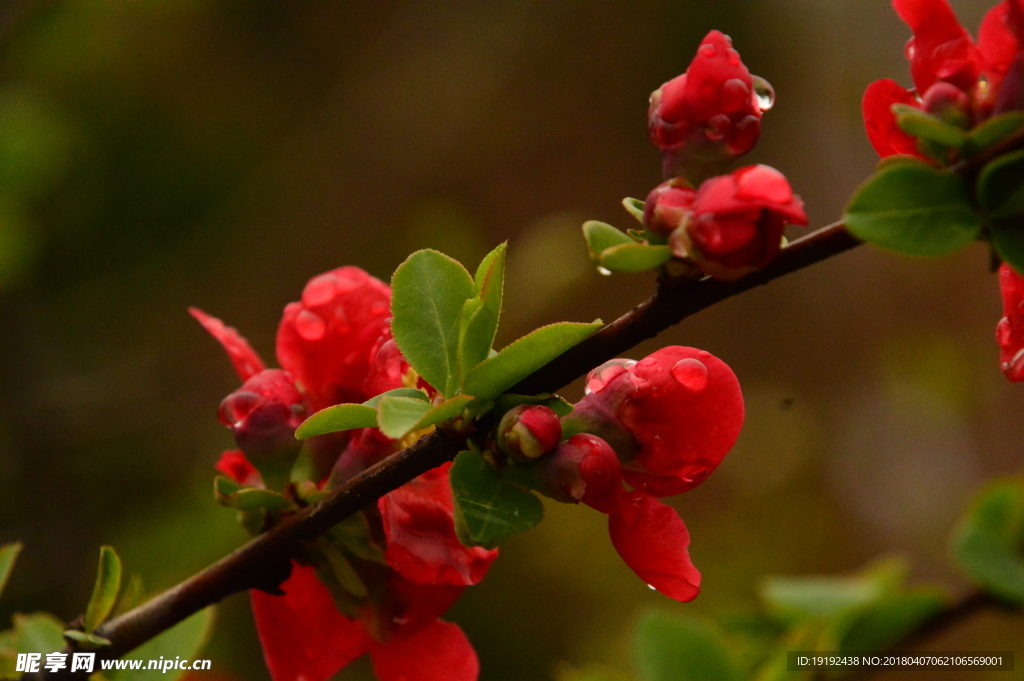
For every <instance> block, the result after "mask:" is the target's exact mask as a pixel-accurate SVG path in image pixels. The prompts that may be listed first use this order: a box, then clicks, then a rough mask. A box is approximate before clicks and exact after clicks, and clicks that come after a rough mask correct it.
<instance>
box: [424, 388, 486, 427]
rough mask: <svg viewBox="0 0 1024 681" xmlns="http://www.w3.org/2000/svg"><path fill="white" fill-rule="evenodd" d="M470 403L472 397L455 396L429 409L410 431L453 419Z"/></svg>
mask: <svg viewBox="0 0 1024 681" xmlns="http://www.w3.org/2000/svg"><path fill="white" fill-rule="evenodd" d="M472 401H473V396H472V395H456V396H455V397H453V398H451V399H448V400H445V401H444V402H441V403H440V404H437V405H434V406H433V407H431V408H430V411H428V412H427V413H426V414H424V415H423V416H422V417H420V420H419V421H417V422H416V425H414V426H413V427H412V428H411V429H410V430H420V429H422V428H426V427H428V426H433V425H435V424H437V423H440V422H441V421H447V420H448V419H453V418H455V417H456V416H458V415H459V414H461V413H462V410H463V409H465V408H466V405H468V404H469V403H470V402H472Z"/></svg>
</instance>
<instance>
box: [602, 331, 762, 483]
mask: <svg viewBox="0 0 1024 681" xmlns="http://www.w3.org/2000/svg"><path fill="white" fill-rule="evenodd" d="M629 371H630V373H631V374H632V379H633V383H634V384H635V385H636V392H635V393H634V394H632V395H631V396H629V397H627V398H626V400H625V401H624V402H623V404H622V406H621V407H620V408H619V419H620V420H621V422H622V424H623V425H624V426H626V427H627V428H628V429H629V430H631V431H632V432H633V435H634V436H635V437H636V438H637V440H638V441H639V442H640V445H641V449H640V452H639V453H638V454H637V456H636V459H635V460H634V461H633V462H631V463H630V464H628V465H627V466H626V467H625V469H624V470H623V477H625V479H626V481H627V482H629V483H630V484H631V485H636V486H638V487H641V488H642V489H645V491H646V490H647V489H648V488H647V487H646V486H645V485H644V484H643V480H638V479H637V478H636V477H634V476H631V475H630V473H631V470H632V471H637V472H640V473H642V474H653V475H655V476H666V477H671V478H676V479H677V480H679V481H680V483H681V484H682V486H683V487H684V488H685V489H691V488H693V487H696V486H697V485H699V484H700V483H701V482H703V480H704V479H705V478H706V477H707V476H708V475H709V474H710V473H711V472H712V471H713V470H714V469H715V468H717V467H718V464H719V463H721V461H722V459H723V458H724V457H725V455H726V454H727V453H728V452H729V450H730V449H731V448H732V446H733V444H734V443H735V442H736V438H737V437H739V433H740V429H741V428H742V427H743V394H742V392H741V391H740V384H739V381H737V380H736V375H735V374H734V373H733V372H732V369H730V368H729V366H728V365H727V364H726V363H725V362H723V361H722V360H720V359H718V358H717V357H715V356H714V355H712V354H711V353H709V352H705V351H703V350H698V349H696V348H685V347H680V346H678V345H675V346H669V347H666V348H662V349H661V350H658V351H657V352H655V353H653V354H651V355H649V356H648V357H645V358H644V359H642V360H640V361H639V362H638V363H637V364H636V365H635V366H632V367H630V369H629ZM685 489H682V490H679V491H685ZM650 491H651V492H653V493H657V492H658V491H660V490H650Z"/></svg>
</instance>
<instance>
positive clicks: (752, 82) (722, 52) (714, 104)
mask: <svg viewBox="0 0 1024 681" xmlns="http://www.w3.org/2000/svg"><path fill="white" fill-rule="evenodd" d="M773 101H774V94H773V93H772V92H771V86H770V85H768V83H767V81H764V80H763V79H761V78H757V77H756V76H751V75H750V71H749V70H747V67H746V66H744V64H743V61H742V60H741V59H740V55H739V53H738V52H737V51H736V50H735V49H734V48H733V47H732V41H731V40H730V39H729V37H728V36H726V35H723V34H722V33H721V32H720V31H711V32H710V33H708V35H707V36H706V37H705V38H704V41H703V42H702V43H701V45H700V47H699V48H698V49H697V56H696V57H695V58H694V60H693V62H692V63H691V64H690V67H689V68H688V69H687V70H686V73H684V74H683V75H681V76H678V77H676V78H674V79H672V80H670V81H669V82H667V83H665V84H664V85H662V86H661V87H660V88H659V89H658V90H656V91H655V92H654V94H652V95H651V107H650V112H649V114H648V129H649V132H650V137H651V141H652V142H654V144H655V145H656V146H657V147H658V148H659V149H660V150H661V154H662V161H663V170H664V173H665V177H666V178H667V181H666V182H665V183H664V184H661V185H659V186H658V187H656V188H655V189H654V190H653V191H651V193H650V195H649V196H648V197H647V201H646V203H645V207H644V226H645V228H646V230H647V233H648V238H649V239H650V241H651V242H652V243H666V242H667V243H668V244H669V245H670V246H671V250H672V254H673V255H675V256H676V257H678V258H684V259H687V260H689V261H690V262H692V263H694V264H695V265H696V266H697V267H699V268H700V270H702V271H703V272H704V273H706V274H709V275H711V276H713V277H715V278H716V279H722V280H725V281H731V280H735V279H739V278H740V277H742V276H744V275H745V274H747V273H749V272H751V271H753V270H756V269H759V268H761V267H764V266H765V265H766V264H768V262H770V261H771V260H772V259H773V258H774V257H775V256H776V255H777V254H778V252H779V249H780V247H781V243H782V236H783V231H784V229H785V226H786V224H787V223H789V224H796V225H806V224H807V216H806V214H805V213H804V209H803V202H802V201H801V200H800V197H799V196H796V195H795V194H794V193H793V190H792V189H791V188H790V186H789V182H787V181H786V178H785V177H784V176H783V175H782V173H780V172H778V171H777V170H775V169H773V168H769V167H768V166H764V165H755V166H748V167H745V168H740V169H739V170H736V171H734V172H733V173H731V174H729V175H718V176H716V175H717V174H718V173H721V172H722V171H724V170H725V169H727V168H728V167H729V165H731V164H732V162H733V161H734V160H735V159H737V158H738V157H740V156H742V155H743V154H746V153H747V152H749V151H750V150H751V149H753V148H754V145H755V144H757V140H758V137H759V136H760V131H761V116H762V113H763V112H764V111H765V110H767V109H768V108H770V107H771V105H772V103H773ZM691 183H692V184H691ZM697 183H700V184H699V186H697V188H696V189H695V188H694V186H695V184H697Z"/></svg>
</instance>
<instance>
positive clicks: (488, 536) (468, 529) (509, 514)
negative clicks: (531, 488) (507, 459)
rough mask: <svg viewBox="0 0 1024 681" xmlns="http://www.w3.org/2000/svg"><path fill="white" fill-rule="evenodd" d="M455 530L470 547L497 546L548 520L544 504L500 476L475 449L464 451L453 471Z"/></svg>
mask: <svg viewBox="0 0 1024 681" xmlns="http://www.w3.org/2000/svg"><path fill="white" fill-rule="evenodd" d="M449 475H450V479H451V485H452V495H453V497H454V500H455V529H456V531H457V532H458V534H459V539H460V540H461V541H462V542H463V543H464V544H466V545H468V546H484V547H487V548H493V547H495V546H497V545H498V544H500V543H501V541H502V540H503V539H505V538H506V537H508V536H509V535H512V534H516V533H517V532H523V531H524V530H528V529H530V528H531V527H533V526H534V525H536V524H537V523H539V522H540V521H541V520H543V519H544V505H543V504H541V502H540V499H538V498H537V497H536V496H535V495H533V494H531V493H530V492H527V491H526V490H524V489H522V488H520V487H516V486H515V485H513V484H511V483H507V482H504V481H503V480H500V479H499V478H498V473H497V471H496V470H495V469H494V467H493V466H492V465H491V464H489V463H487V461H486V460H484V458H483V457H482V456H480V455H479V454H477V453H475V452H468V451H467V452H461V453H460V454H459V455H458V456H457V457H455V463H454V464H453V465H452V467H451V470H450V471H449Z"/></svg>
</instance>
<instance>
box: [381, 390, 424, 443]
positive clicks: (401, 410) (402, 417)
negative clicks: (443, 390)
mask: <svg viewBox="0 0 1024 681" xmlns="http://www.w3.org/2000/svg"><path fill="white" fill-rule="evenodd" d="M428 411H430V403H429V402H424V401H423V400H418V399H416V398H413V397H385V398H384V399H382V400H381V401H380V409H379V411H378V412H377V424H378V425H379V426H380V432H382V433H384V434H385V435H387V436H388V437H389V438H391V439H392V440H398V439H400V438H402V437H404V436H405V434H406V433H408V432H409V431H410V430H412V429H413V427H414V426H415V425H416V424H417V423H419V420H420V419H421V418H423V416H424V415H425V414H426V413H427V412H428Z"/></svg>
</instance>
